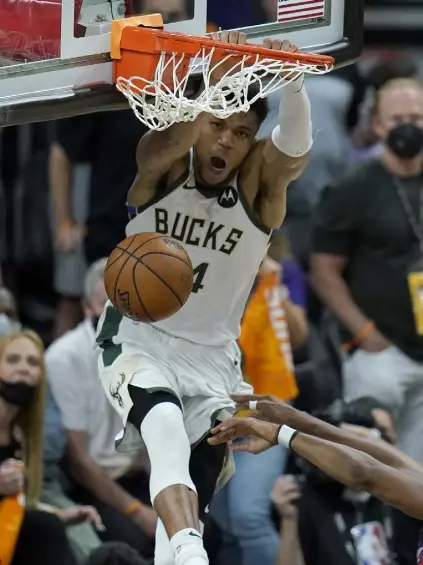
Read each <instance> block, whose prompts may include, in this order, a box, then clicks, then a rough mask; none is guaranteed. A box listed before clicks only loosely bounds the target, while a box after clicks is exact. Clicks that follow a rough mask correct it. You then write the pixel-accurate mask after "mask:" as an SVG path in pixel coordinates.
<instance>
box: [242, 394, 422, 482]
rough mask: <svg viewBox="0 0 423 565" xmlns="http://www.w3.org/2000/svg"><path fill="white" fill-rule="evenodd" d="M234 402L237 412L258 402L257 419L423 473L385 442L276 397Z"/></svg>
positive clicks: (387, 463)
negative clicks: (294, 406) (325, 420)
mask: <svg viewBox="0 0 423 565" xmlns="http://www.w3.org/2000/svg"><path fill="white" fill-rule="evenodd" d="M233 399H234V400H235V402H236V403H237V406H238V408H239V409H245V408H247V409H248V406H249V402H251V401H257V410H258V416H260V417H263V418H265V419H268V420H270V421H272V422H275V423H278V424H286V425H288V426H291V427H292V428H295V429H296V430H299V431H300V432H304V433H306V434H309V435H312V436H317V437H319V438H321V439H326V440H328V441H333V442H335V443H339V444H341V445H345V446H348V447H352V448H353V449H357V450H359V451H363V452H364V453H367V454H368V455H371V456H372V457H374V458H375V459H377V460H378V461H381V462H382V463H385V464H386V465H389V466H390V467H393V468H395V469H398V470H406V471H407V470H408V471H417V472H422V473H423V467H422V466H421V465H420V464H419V463H417V462H416V461H414V460H413V459H411V458H410V457H408V456H407V455H405V454H404V453H402V452H401V451H399V450H398V449H396V448H395V447H393V446H391V445H389V444H388V443H386V442H385V441H381V440H378V439H366V438H363V437H360V436H358V435H357V434H354V433H351V432H348V431H346V430H342V429H341V428H338V427H336V426H332V425H331V424H327V423H326V422H323V421H322V420H319V419H318V418H315V417H314V416H310V414H307V413H306V412H301V411H299V410H296V409H295V408H293V407H292V406H289V405H288V404H285V403H284V402H281V401H280V400H278V399H277V398H272V397H268V396H258V395H253V396H240V395H237V396H234V397H233Z"/></svg>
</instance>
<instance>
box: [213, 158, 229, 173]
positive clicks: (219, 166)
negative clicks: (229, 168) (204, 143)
mask: <svg viewBox="0 0 423 565" xmlns="http://www.w3.org/2000/svg"><path fill="white" fill-rule="evenodd" d="M210 163H211V166H212V167H213V169H214V170H215V171H216V172H217V173H220V172H222V171H223V170H224V169H225V167H226V161H225V159H222V158H221V157H212V158H211V159H210Z"/></svg>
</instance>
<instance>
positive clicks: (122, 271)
mask: <svg viewBox="0 0 423 565" xmlns="http://www.w3.org/2000/svg"><path fill="white" fill-rule="evenodd" d="M104 284H105V286H106V292H107V296H108V297H109V299H110V300H111V302H112V304H113V306H114V307H115V308H116V309H117V310H119V312H121V313H122V314H123V315H125V316H128V317H129V318H132V319H133V320H137V321H140V322H158V321H160V320H165V319H166V318H169V317H170V316H173V314H176V312H177V311H178V310H180V309H181V308H182V306H183V305H184V304H185V302H186V301H187V300H188V297H189V295H190V294H191V291H192V284H193V272H192V264H191V259H190V258H189V255H188V253H187V252H186V251H185V249H184V248H183V247H182V245H181V244H180V243H179V242H178V241H176V240H175V239H173V238H171V237H168V236H166V235H160V234H158V233H138V234H136V235H131V236H129V237H127V238H126V239H124V240H123V241H121V242H120V243H119V245H118V246H117V247H116V248H115V249H114V250H113V251H112V253H111V254H110V256H109V259H108V261H107V265H106V269H105V272H104Z"/></svg>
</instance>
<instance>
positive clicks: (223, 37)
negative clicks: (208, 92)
mask: <svg viewBox="0 0 423 565" xmlns="http://www.w3.org/2000/svg"><path fill="white" fill-rule="evenodd" d="M211 38H212V39H213V40H214V41H220V42H222V43H231V44H232V45H247V35H246V34H245V33H244V32H242V31H236V30H235V31H234V30H232V31H219V32H214V33H212V34H211ZM263 47H264V48H266V49H270V50H272V51H283V52H285V53H297V52H298V50H299V49H298V46H297V45H294V44H293V43H291V42H290V41H288V40H287V39H273V38H270V37H269V38H266V39H265V40H264V41H263ZM233 67H234V63H233V61H232V59H231V58H229V59H227V60H223V61H219V60H218V59H216V60H215V62H214V65H213V67H212V69H211V81H212V83H216V82H218V81H219V80H220V79H221V78H222V77H224V76H226V75H228V74H229V75H230V74H231V70H232V68H233ZM235 68H236V67H235ZM294 74H295V73H294ZM297 74H298V73H297ZM281 76H282V77H283V78H286V79H287V80H290V79H293V78H297V77H295V76H293V72H292V70H287V71H286V72H284V71H282V72H281Z"/></svg>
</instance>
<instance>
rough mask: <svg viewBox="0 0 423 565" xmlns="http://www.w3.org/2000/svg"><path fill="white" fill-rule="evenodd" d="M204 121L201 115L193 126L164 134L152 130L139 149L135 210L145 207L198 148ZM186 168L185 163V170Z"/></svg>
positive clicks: (133, 194) (131, 196)
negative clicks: (178, 164) (173, 169)
mask: <svg viewBox="0 0 423 565" xmlns="http://www.w3.org/2000/svg"><path fill="white" fill-rule="evenodd" d="M204 119H205V115H204V114H201V115H200V116H199V117H198V118H197V119H196V120H195V121H193V122H181V123H178V124H174V125H173V126H170V127H169V128H168V129H166V130H164V131H153V130H151V131H149V132H148V133H146V134H145V135H144V136H143V137H142V138H141V140H140V142H139V144H138V148H137V165H138V173H137V176H136V178H135V181H134V183H133V185H132V187H131V189H130V190H129V194H128V203H129V204H130V205H131V206H143V205H144V204H147V202H149V201H150V200H151V199H152V198H153V197H154V195H155V193H156V188H157V185H158V184H159V182H160V180H161V179H162V178H163V177H164V176H165V175H166V174H167V173H169V171H170V169H171V167H172V166H173V165H174V164H175V163H176V162H177V161H179V160H182V159H183V158H184V157H185V156H186V155H187V154H188V152H189V150H190V149H191V147H193V146H194V145H195V144H196V142H197V139H198V136H199V134H200V131H201V128H202V125H203V123H204ZM183 166H184V165H183V163H182V165H181V167H182V169H183ZM182 169H181V174H182V173H183V170H182Z"/></svg>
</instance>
